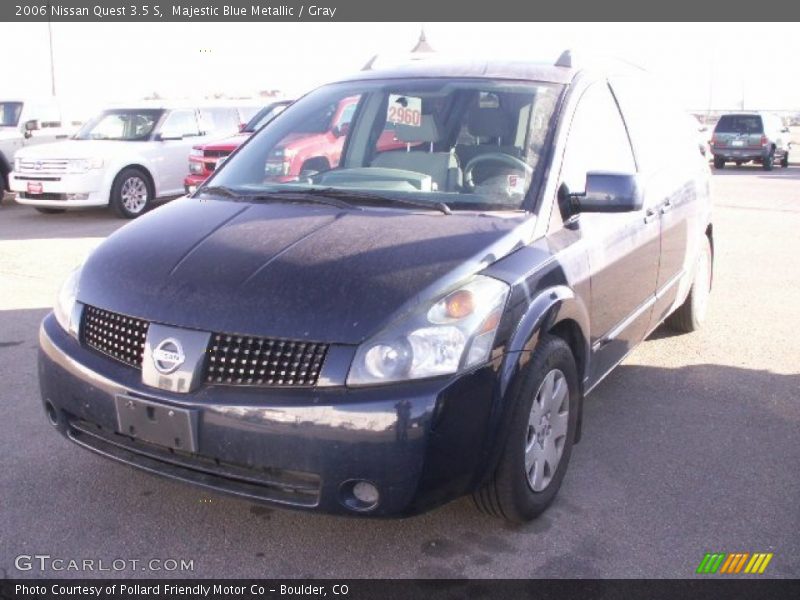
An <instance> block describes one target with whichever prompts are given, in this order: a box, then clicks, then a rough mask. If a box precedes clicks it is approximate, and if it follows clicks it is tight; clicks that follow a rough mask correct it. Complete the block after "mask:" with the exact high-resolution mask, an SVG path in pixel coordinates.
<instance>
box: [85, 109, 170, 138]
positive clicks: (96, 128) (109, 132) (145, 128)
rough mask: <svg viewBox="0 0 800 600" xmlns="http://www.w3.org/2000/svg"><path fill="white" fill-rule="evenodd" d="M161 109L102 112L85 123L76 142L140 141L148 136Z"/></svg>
mask: <svg viewBox="0 0 800 600" xmlns="http://www.w3.org/2000/svg"><path fill="white" fill-rule="evenodd" d="M162 114H164V111H163V110H161V109H112V110H104V111H103V112H101V113H100V114H99V115H97V116H96V117H94V118H92V119H90V120H89V121H87V122H86V123H85V124H84V126H83V127H81V129H80V131H78V133H77V134H75V138H74V139H76V140H116V141H142V140H147V139H149V138H150V134H151V133H152V132H153V129H154V128H155V126H156V123H158V120H159V119H160V118H161V115H162Z"/></svg>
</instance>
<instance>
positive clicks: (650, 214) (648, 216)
mask: <svg viewBox="0 0 800 600" xmlns="http://www.w3.org/2000/svg"><path fill="white" fill-rule="evenodd" d="M657 216H658V213H657V212H656V211H655V210H654V209H652V208H648V209H647V212H646V213H644V222H645V223H652V222H653V221H655V220H656V217H657Z"/></svg>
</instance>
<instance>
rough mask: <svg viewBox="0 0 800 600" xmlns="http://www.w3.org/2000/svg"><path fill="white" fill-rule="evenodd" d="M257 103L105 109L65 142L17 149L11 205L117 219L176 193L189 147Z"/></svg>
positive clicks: (233, 124) (234, 124)
mask: <svg viewBox="0 0 800 600" xmlns="http://www.w3.org/2000/svg"><path fill="white" fill-rule="evenodd" d="M256 110H257V106H252V107H249V106H239V105H227V106H225V105H215V106H202V107H201V106H192V105H170V106H167V105H165V104H163V103H159V104H157V105H154V104H140V105H135V106H127V107H121V108H109V109H107V110H104V111H102V112H101V113H100V114H99V115H97V116H96V117H94V118H93V119H90V120H89V121H88V122H87V123H86V124H85V125H84V126H83V127H82V128H81V129H80V131H79V132H78V133H77V134H76V135H75V136H74V137H73V138H72V139H70V140H67V141H63V142H59V143H55V144H46V145H41V146H36V147H33V148H25V149H22V150H20V151H19V152H17V154H16V157H15V160H14V171H13V172H12V173H11V175H10V177H9V184H10V187H11V190H13V191H15V192H17V202H19V203H20V204H29V205H31V206H34V207H36V208H37V210H39V211H40V212H45V213H55V212H62V211H63V210H65V209H67V208H77V207H85V206H105V205H110V206H111V208H113V209H114V211H115V212H116V213H117V214H118V215H119V216H121V217H124V218H128V219H130V218H133V217H137V216H139V215H140V214H142V213H143V212H144V211H146V210H147V208H148V206H149V205H150V203H151V202H152V200H153V199H154V198H160V197H167V196H178V195H180V194H182V193H183V191H184V190H183V177H184V175H185V174H186V160H187V159H188V156H189V152H190V150H191V147H192V146H194V145H195V144H198V143H203V142H205V141H210V140H211V139H213V138H214V137H218V136H222V135H229V134H231V133H233V132H235V131H236V130H238V128H239V126H240V124H241V123H243V122H246V121H247V118H248V117H249V116H250V115H251V114H252V113H254V112H255V111H256Z"/></svg>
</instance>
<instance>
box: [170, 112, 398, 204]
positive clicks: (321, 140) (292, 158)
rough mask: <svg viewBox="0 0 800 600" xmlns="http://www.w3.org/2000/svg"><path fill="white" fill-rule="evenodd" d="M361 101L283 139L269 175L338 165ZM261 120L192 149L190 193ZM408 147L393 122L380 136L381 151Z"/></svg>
mask: <svg viewBox="0 0 800 600" xmlns="http://www.w3.org/2000/svg"><path fill="white" fill-rule="evenodd" d="M358 100H359V97H358V96H352V97H350V98H345V99H343V100H342V101H340V102H339V103H338V104H336V105H333V106H332V107H331V109H330V111H329V112H328V113H327V114H323V115H321V118H320V119H319V121H318V122H309V123H308V124H307V131H302V132H295V133H293V134H291V135H289V136H287V137H286V138H285V139H284V140H282V142H281V143H280V144H279V145H278V146H277V147H276V148H275V150H274V151H273V152H272V153H271V155H270V156H269V157H268V158H267V162H266V165H265V176H266V177H267V178H268V179H271V180H273V181H281V182H284V181H290V180H292V179H295V178H296V177H298V176H299V175H300V173H304V172H306V173H307V172H310V171H327V170H328V169H333V168H336V166H338V164H339V158H340V157H341V155H342V148H343V147H344V140H345V137H346V135H347V132H348V130H349V127H350V121H351V120H352V119H353V114H354V113H355V111H356V107H357V106H358ZM284 108H285V106H284ZM265 110H266V109H265ZM281 110H282V109H281ZM259 114H261V113H259ZM273 116H275V115H273ZM257 120H258V115H256V116H255V117H254V118H253V120H252V121H251V122H250V123H248V125H247V127H246V128H245V129H244V130H243V133H242V134H239V135H236V136H233V137H232V138H229V139H226V140H222V141H221V142H217V143H214V144H206V145H204V146H197V147H196V148H194V149H193V150H192V155H191V156H190V157H189V170H190V171H191V174H190V175H189V176H188V177H187V178H186V181H185V187H186V193H187V194H188V193H191V192H193V191H194V190H195V189H196V188H197V186H198V185H200V184H201V183H203V181H205V180H206V178H207V177H209V176H210V175H211V173H212V172H213V171H214V167H215V166H216V164H217V161H219V159H220V158H223V157H226V156H228V155H229V154H230V153H231V152H233V151H234V150H235V149H236V148H237V147H238V146H239V145H240V144H242V143H243V142H244V141H245V140H246V139H247V136H248V135H250V133H252V132H253V131H255V130H257V129H258V128H259V127H255V128H252V129H251V127H250V125H251V123H253V122H255V121H257ZM262 121H263V119H262ZM261 124H262V125H263V123H261ZM405 146H406V144H405V143H403V142H401V141H400V140H398V139H397V138H396V137H395V132H394V129H393V128H391V124H390V125H387V129H385V130H384V131H383V133H382V134H381V136H380V138H378V143H377V149H378V151H380V152H384V151H387V150H397V149H399V148H404V147H405Z"/></svg>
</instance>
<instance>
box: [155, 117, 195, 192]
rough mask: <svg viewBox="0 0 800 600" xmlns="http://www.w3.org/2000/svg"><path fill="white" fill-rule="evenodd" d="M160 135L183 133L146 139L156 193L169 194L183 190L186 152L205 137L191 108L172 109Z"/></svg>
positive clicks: (186, 167) (187, 159) (187, 157)
mask: <svg viewBox="0 0 800 600" xmlns="http://www.w3.org/2000/svg"><path fill="white" fill-rule="evenodd" d="M159 133H160V134H161V136H162V137H165V138H170V137H177V136H182V137H181V139H164V140H163V141H155V142H147V143H148V144H151V145H152V148H150V149H149V150H150V152H151V155H152V159H153V164H154V165H155V171H156V172H155V174H154V175H155V177H156V186H157V193H158V195H159V196H169V195H175V194H181V193H183V179H184V177H186V175H187V174H188V173H189V152H190V151H191V149H192V146H194V145H196V144H202V143H203V142H205V141H207V136H203V135H200V126H199V124H198V120H197V113H196V111H194V110H190V109H185V110H184V109H181V110H173V111H172V112H171V113H170V114H169V115H167V117H166V119H164V122H163V123H162V125H161V127H160V128H159Z"/></svg>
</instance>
